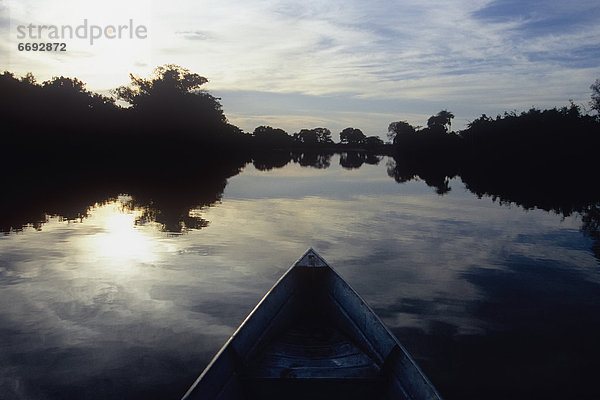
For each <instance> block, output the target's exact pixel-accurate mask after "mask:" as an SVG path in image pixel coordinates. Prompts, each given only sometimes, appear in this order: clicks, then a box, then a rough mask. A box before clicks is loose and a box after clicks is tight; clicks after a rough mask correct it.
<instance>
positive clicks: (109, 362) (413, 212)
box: [0, 155, 600, 399]
mask: <svg viewBox="0 0 600 400" xmlns="http://www.w3.org/2000/svg"><path fill="white" fill-rule="evenodd" d="M338 157H340V156H336V155H334V156H332V157H331V158H330V159H329V163H330V166H329V168H326V169H325V168H306V167H303V166H301V164H300V163H296V162H293V161H292V162H288V163H286V164H285V167H284V168H279V169H277V168H273V169H268V168H265V169H267V170H265V171H263V170H262V169H263V168H264V167H265V166H266V165H268V164H269V161H268V160H264V161H263V162H261V163H257V164H258V166H257V167H256V168H255V167H254V166H252V165H247V166H246V167H245V169H244V170H243V172H242V173H240V174H232V175H231V176H230V177H229V178H227V180H226V181H225V180H216V181H215V182H213V184H212V185H210V184H207V185H200V186H199V187H195V186H194V184H193V183H192V182H202V181H203V180H202V179H199V178H196V179H195V180H194V179H192V180H190V181H187V180H185V181H184V182H172V183H171V184H170V186H167V185H166V184H165V185H163V186H159V187H155V188H151V187H150V186H151V185H147V186H146V187H145V190H141V189H142V188H143V187H144V186H133V188H134V189H135V191H132V193H131V195H130V196H121V197H116V198H113V199H112V200H110V201H104V202H97V204H96V203H93V204H95V205H93V206H92V207H89V206H88V207H87V208H86V209H85V215H86V216H85V218H81V219H78V220H77V221H69V220H65V219H60V218H57V217H48V218H47V221H46V222H45V224H44V225H43V226H42V229H41V230H35V229H33V228H27V227H26V228H24V229H23V231H22V232H20V233H18V234H10V235H5V236H3V237H1V238H0V302H2V304H3V307H2V308H1V309H0V336H1V340H0V369H1V370H2V371H3V376H2V380H0V392H1V393H3V396H4V398H7V399H59V398H98V399H100V398H149V399H152V398H156V399H159V398H160V399H164V398H178V397H179V396H181V394H182V393H183V392H184V391H185V390H186V388H187V387H188V386H189V385H190V384H191V382H193V380H194V379H195V378H196V376H197V374H198V373H199V372H200V371H201V370H202V369H203V367H204V366H205V365H206V363H207V362H208V361H209V360H210V358H211V357H212V355H213V354H214V353H215V352H216V351H217V350H218V349H219V347H220V346H221V345H222V344H223V343H224V342H225V340H226V339H227V337H228V336H229V335H230V334H231V333H232V332H233V331H234V329H235V328H236V327H237V326H238V325H239V323H240V322H241V321H242V320H243V318H244V317H245V316H246V315H247V313H248V312H249V311H250V310H251V309H252V308H253V306H254V305H255V304H256V303H257V302H258V301H259V300H260V298H261V297H262V296H263V295H264V293H265V292H266V291H267V290H268V289H269V288H270V286H271V285H272V284H273V283H274V282H275V281H276V279H277V278H278V277H279V276H280V275H281V274H282V273H283V271H284V270H285V268H286V267H287V266H288V265H290V264H291V263H292V262H293V261H294V259H295V258H296V257H298V256H299V255H301V254H302V253H303V252H304V251H305V250H306V248H307V247H309V246H313V247H315V248H316V249H318V251H319V252H320V253H322V255H323V256H324V257H325V258H326V259H327V260H328V261H329V262H330V263H331V264H332V265H333V267H334V268H336V270H337V271H338V272H340V274H341V275H342V276H343V277H344V278H345V279H346V280H347V281H348V282H349V283H350V284H351V285H352V286H353V287H354V288H355V289H356V290H357V291H358V292H359V293H360V294H361V295H362V296H363V297H364V298H365V299H366V300H367V301H368V302H369V303H370V304H371V305H372V306H373V307H374V308H375V310H376V312H377V313H378V314H379V315H380V316H381V317H382V318H383V319H384V320H385V323H386V324H387V325H388V326H390V327H391V329H392V330H393V331H394V333H396V334H397V335H398V336H399V338H400V339H401V341H402V342H403V343H404V344H405V345H406V346H407V347H408V348H409V350H410V351H411V353H412V354H413V355H414V356H415V357H416V358H417V359H418V362H419V364H420V365H421V366H422V367H423V368H424V369H425V370H426V372H427V373H428V375H429V376H430V378H431V379H432V380H433V381H434V382H435V383H436V385H437V386H438V388H439V389H440V390H441V391H442V394H443V395H445V397H446V398H449V399H452V398H472V399H474V398H483V397H486V398H489V397H494V396H496V398H502V397H504V398H506V397H507V393H508V392H510V396H508V397H511V398H521V399H525V398H531V396H530V394H531V393H532V392H534V391H540V390H541V391H542V392H543V393H544V394H545V395H546V396H547V398H560V396H562V397H564V396H565V393H564V391H565V390H566V389H567V388H572V387H573V385H574V384H576V385H577V387H578V390H579V391H580V392H579V393H580V394H582V396H580V397H586V396H587V397H590V396H591V395H595V394H598V393H597V389H596V388H595V387H594V384H593V383H592V382H593V380H592V379H589V380H588V379H587V376H586V375H585V374H583V375H577V376H575V375H574V374H576V372H577V371H582V370H586V371H588V370H589V371H593V370H594V368H593V367H594V363H595V362H596V361H595V360H597V359H598V358H597V356H598V355H599V354H598V352H600V347H599V346H598V345H597V344H596V342H595V340H594V338H595V337H597V336H598V335H600V317H599V316H600V310H599V309H598V307H599V304H600V299H598V293H600V287H599V283H600V275H599V272H598V268H597V267H598V264H597V261H596V259H595V258H594V256H593V254H592V252H591V251H590V248H591V247H592V245H593V241H592V235H593V232H594V230H596V232H597V229H596V228H597V224H596V221H598V219H595V218H594V217H593V216H594V215H595V214H594V212H597V208H593V207H592V208H590V209H589V210H588V212H587V213H586V214H585V215H590V216H591V218H590V220H589V221H588V220H586V219H585V218H583V217H580V216H579V215H577V214H572V215H568V216H562V215H557V214H553V213H548V212H546V211H543V210H540V209H531V210H528V211H525V210H523V209H522V208H520V207H515V206H513V207H507V206H504V205H502V206H500V205H498V204H497V203H495V202H494V201H493V200H492V198H491V197H486V196H483V197H482V198H481V199H480V198H478V197H477V196H474V195H473V194H472V193H471V192H470V191H469V190H467V188H466V187H465V185H464V184H463V183H462V181H461V180H460V179H458V178H453V179H450V178H448V182H447V184H448V187H451V188H452V190H451V191H449V192H447V193H445V194H444V196H441V197H440V196H438V195H437V194H436V193H435V190H432V189H431V188H430V187H427V186H426V185H424V184H423V182H422V181H418V180H414V179H413V180H407V181H406V182H405V183H403V184H402V185H399V184H397V183H396V182H395V181H394V180H392V179H390V178H389V176H387V174H386V167H385V166H386V165H387V160H383V162H381V163H380V165H371V164H369V163H366V162H365V163H364V164H363V165H362V166H361V167H360V168H358V169H357V168H347V165H343V164H342V162H341V157H340V159H339V160H338ZM255 162H256V161H255ZM279 162H280V163H281V162H282V161H279ZM319 165H321V164H319ZM416 176H420V175H418V174H417V175H416ZM224 182H226V183H227V184H226V185H225V184H224ZM177 186H180V187H179V188H177ZM207 187H212V188H217V190H208V191H207V189H206V188H207ZM119 192H122V193H125V191H124V190H123V191H119ZM88 198H94V196H89V197H88ZM198 199H200V200H198ZM171 205H172V208H169V207H171ZM194 205H200V207H198V208H195V206H194ZM151 207H154V210H155V211H152V212H149V211H148V210H147V209H148V208H151ZM166 209H172V210H177V211H173V212H172V213H170V214H169V215H171V216H172V217H169V218H166V219H162V220H160V219H156V218H154V219H152V218H145V217H144V215H147V214H149V213H155V214H160V213H162V214H163V216H164V213H165V211H164V210H166ZM194 213H196V214H194ZM181 215H191V216H200V217H201V218H202V219H203V220H205V221H210V223H209V224H206V225H205V226H202V228H201V229H191V230H188V231H187V234H185V235H179V234H178V235H173V234H172V233H170V232H166V231H165V230H166V228H167V223H166V222H167V221H175V222H177V223H176V224H175V222H174V225H173V226H174V227H175V229H174V230H175V231H178V229H179V228H178V227H180V226H182V225H180V223H181V221H183V219H182V218H181ZM582 224H583V225H584V226H586V227H587V226H589V228H590V229H589V230H590V232H592V233H590V236H584V235H583V234H582V232H581V231H580V227H581V226H582ZM595 224H596V225H595ZM185 226H187V225H185ZM182 229H183V228H182ZM113 250H114V251H113ZM568 343H571V344H573V343H580V344H581V346H579V345H578V344H577V345H573V346H571V345H569V344H568ZM547 348H552V349H555V350H556V351H550V352H544V350H545V349H547ZM520 365H523V366H525V367H523V368H521V367H519V366H520ZM568 370H572V371H573V373H571V374H569V373H567V372H568ZM488 371H491V372H490V373H488ZM558 374H560V375H558ZM557 376H560V377H561V379H558V378H557ZM473 377H475V378H476V379H477V382H478V384H477V385H472V381H473ZM498 377H501V379H499V378H498ZM548 382H552V384H551V385H549V384H548ZM595 391H596V392H595ZM555 393H556V394H557V395H556V396H554V394H555ZM567 397H568V396H567Z"/></svg>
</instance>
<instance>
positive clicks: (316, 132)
mask: <svg viewBox="0 0 600 400" xmlns="http://www.w3.org/2000/svg"><path fill="white" fill-rule="evenodd" d="M294 139H296V141H298V142H299V143H302V144H308V145H314V144H324V143H333V140H331V131H330V130H329V129H327V128H314V129H302V130H301V131H300V132H298V133H294Z"/></svg>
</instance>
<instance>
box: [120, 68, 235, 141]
mask: <svg viewBox="0 0 600 400" xmlns="http://www.w3.org/2000/svg"><path fill="white" fill-rule="evenodd" d="M129 77H130V79H131V82H130V84H129V85H128V86H120V87H118V88H116V89H115V90H114V91H113V92H112V93H113V94H114V95H115V96H117V98H119V99H121V100H124V101H126V102H128V103H129V104H131V110H130V111H132V112H134V113H135V115H136V116H137V118H138V122H137V124H138V126H137V128H136V129H138V130H140V129H141V130H144V131H147V132H157V133H160V134H161V135H164V134H167V133H168V134H170V135H171V136H173V134H179V135H180V136H188V137H190V136H195V137H196V138H202V140H206V139H210V140H211V141H214V140H216V139H217V138H219V139H220V140H222V139H223V137H222V136H223V134H224V133H227V134H229V135H231V134H236V133H239V130H236V129H234V127H233V126H231V125H229V124H227V119H226V118H225V114H224V113H223V110H222V107H221V103H219V99H218V98H216V97H214V96H212V95H211V94H209V93H208V92H206V91H203V90H200V87H201V86H202V85H204V84H205V83H206V82H208V80H207V79H206V78H205V77H203V76H200V75H198V74H196V73H192V72H190V71H189V70H188V69H185V68H182V67H180V66H177V65H173V64H168V65H164V66H161V67H157V68H156V69H155V70H154V72H153V74H152V76H151V77H150V78H148V79H145V78H140V77H136V76H134V75H133V74H130V75H129ZM198 133H199V134H200V135H199V136H198V135H197V134H198Z"/></svg>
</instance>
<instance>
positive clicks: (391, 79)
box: [17, 0, 600, 130]
mask: <svg viewBox="0 0 600 400" xmlns="http://www.w3.org/2000/svg"><path fill="white" fill-rule="evenodd" d="M63 1H67V0H59V3H60V2H63ZM25 3H31V1H30V2H27V1H25V2H23V4H25ZM111 7H113V9H114V10H113V13H114V12H116V13H117V14H118V13H119V8H118V7H117V6H116V5H111ZM139 7H141V8H143V9H145V10H147V15H148V25H149V31H150V40H149V44H148V45H149V46H150V47H149V48H148V51H147V52H146V53H145V56H144V54H138V55H137V56H136V57H137V58H136V59H130V58H129V57H127V56H126V54H125V52H122V53H121V56H120V59H121V61H123V62H121V63H120V64H119V67H120V68H126V66H127V65H129V66H130V68H131V69H132V70H123V71H120V72H117V71H116V70H114V69H113V73H112V82H115V83H116V80H117V78H118V77H119V76H120V77H121V78H120V79H121V81H120V82H118V83H117V84H122V83H125V81H126V80H127V74H128V73H129V72H136V73H140V74H144V73H149V72H150V71H151V68H152V67H153V66H156V65H161V64H165V63H176V64H180V65H182V66H185V67H187V68H190V69H192V70H193V71H195V72H198V73H200V74H202V75H205V76H206V77H208V78H209V80H210V83H209V85H208V87H207V88H208V89H209V90H216V91H220V92H222V93H226V92H231V91H244V92H248V93H250V92H255V93H258V92H261V93H272V94H294V95H303V96H313V97H312V98H313V100H314V101H316V102H318V101H317V100H316V98H317V97H319V96H321V97H323V96H324V97H323V98H324V99H325V100H329V101H330V102H329V103H328V105H327V106H325V107H321V109H323V110H327V109H331V108H336V107H337V106H338V104H350V103H351V102H350V103H349V102H347V101H343V102H341V103H335V102H336V101H338V102H339V100H340V97H343V98H345V99H352V100H354V99H356V100H365V101H366V100H370V101H372V103H371V104H381V102H382V101H384V100H385V101H388V102H390V104H393V105H394V106H393V107H394V108H398V113H399V114H398V119H404V118H405V117H403V114H402V112H403V111H404V113H407V114H420V112H423V114H422V115H421V118H423V119H426V116H427V114H429V115H431V114H433V113H435V112H437V111H439V109H437V107H438V106H439V105H443V108H449V109H451V110H453V111H454V112H455V114H456V115H457V120H462V121H466V120H467V119H469V118H471V119H472V118H476V117H477V116H478V114H479V113H482V112H485V113H488V114H492V115H493V114H494V113H499V112H502V111H504V110H506V109H515V108H522V107H529V106H532V105H536V106H540V107H545V106H555V105H559V106H560V105H563V104H565V103H566V102H567V101H568V100H569V99H571V98H572V99H574V100H575V101H578V102H586V101H587V99H588V98H589V92H588V87H589V85H590V84H591V83H592V82H593V81H594V80H595V79H596V77H597V75H598V68H597V65H600V64H599V62H598V61H600V60H599V57H600V56H599V52H598V48H599V46H600V39H599V38H600V26H599V25H598V24H597V23H596V22H597V20H598V18H600V6H598V5H596V2H593V1H590V0H585V1H581V2H578V3H576V4H571V3H564V2H559V1H558V0H531V1H526V2H517V1H516V0H493V1H490V0H469V1H467V0H452V1H441V0H440V1H428V2H422V1H416V0H403V1H395V2H389V1H383V0H375V1H370V2H364V1H358V0H350V1H343V2H342V1H338V0H336V1H314V0H313V1H306V2H302V3H299V2H292V1H287V0H264V1H260V2H245V1H241V0H223V1H220V2H218V3H214V2H208V1H194V2H192V1H191V0H183V1H180V2H178V3H177V6H176V7H174V6H173V4H172V3H168V2H153V3H152V4H150V2H149V1H145V0H144V1H141V5H139ZM38 9H39V6H38ZM80 9H81V6H80ZM105 56H106V57H110V55H109V54H106V55H105ZM124 60H127V63H125V62H124ZM31 63H32V65H35V64H36V62H35V61H34V60H31ZM97 65H98V62H97V59H96V63H95V66H96V68H94V66H93V65H92V64H91V62H90V61H86V60H83V59H82V60H81V63H80V64H78V67H77V68H78V69H79V71H80V73H79V74H78V75H80V76H81V78H82V79H84V80H85V79H86V75H93V74H97V73H98V72H97V70H98V68H97ZM140 65H147V66H146V67H141V66H140ZM136 66H138V67H136ZM50 68H59V66H58V65H52V64H48V63H46V62H45V61H43V60H37V65H36V68H32V70H33V71H34V72H36V70H44V69H50ZM17 72H20V71H17ZM224 101H225V102H227V100H226V99H224ZM230 103H234V102H230ZM411 103H419V104H424V103H427V104H429V106H430V109H429V110H428V111H424V110H422V111H419V112H417V111H416V110H415V107H414V106H413V107H411V106H408V108H405V109H404V110H403V109H402V107H404V106H406V104H411ZM367 108H369V110H368V111H367V112H368V113H371V114H370V115H371V116H374V115H375V114H377V113H379V114H386V115H387V111H384V112H381V111H379V112H378V111H377V110H373V109H372V107H367ZM419 108H421V107H419ZM459 110H460V111H459ZM231 112H233V113H237V114H238V115H240V116H242V115H243V114H244V110H243V109H235V110H234V109H232V110H231ZM357 112H358V113H360V112H361V111H360V110H358V111H357ZM268 113H269V112H268V110H266V109H264V108H263V110H262V112H260V113H259V115H267V114H268ZM295 113H296V111H295V110H293V109H288V110H285V111H279V110H278V111H277V113H275V112H272V114H271V115H272V116H273V117H276V116H277V117H278V116H282V115H287V116H289V115H294V114H295ZM246 114H247V113H246ZM404 115H405V114H404ZM369 118H370V117H369ZM363 119H364V118H363ZM389 122H390V121H386V123H389ZM413 122H415V123H419V122H420V123H423V121H413ZM381 125H384V124H383V123H381V124H380V126H381ZM460 125H461V124H460V122H459V123H458V124H457V125H456V126H457V127H460ZM363 128H365V129H367V130H368V129H369V128H367V127H363ZM373 130H374V128H373Z"/></svg>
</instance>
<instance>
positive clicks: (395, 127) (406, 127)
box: [388, 121, 416, 144]
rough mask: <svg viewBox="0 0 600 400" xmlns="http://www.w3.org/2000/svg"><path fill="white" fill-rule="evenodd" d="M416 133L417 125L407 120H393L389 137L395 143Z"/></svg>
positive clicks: (389, 128)
mask: <svg viewBox="0 0 600 400" xmlns="http://www.w3.org/2000/svg"><path fill="white" fill-rule="evenodd" d="M415 133H416V129H415V127H414V126H412V125H411V124H409V123H408V122H406V121H396V122H392V123H390V125H389V126H388V138H389V139H390V140H391V141H392V142H393V143H394V144H397V142H398V141H399V140H402V138H405V137H407V136H410V135H413V134H415Z"/></svg>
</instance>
